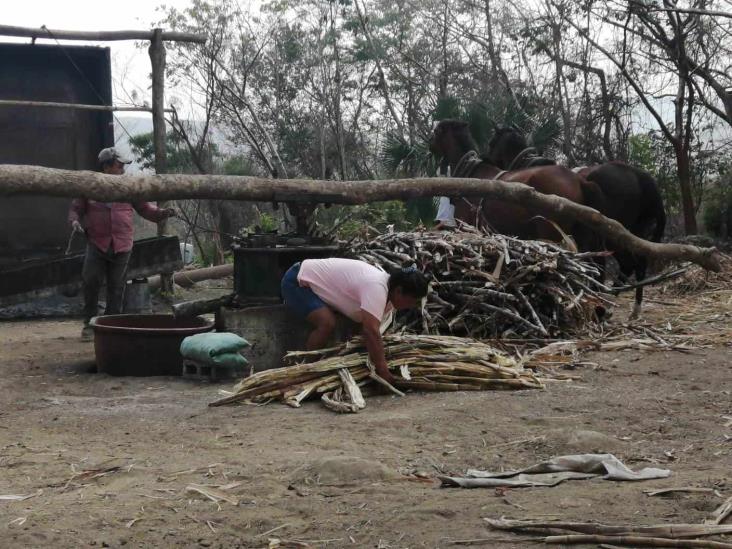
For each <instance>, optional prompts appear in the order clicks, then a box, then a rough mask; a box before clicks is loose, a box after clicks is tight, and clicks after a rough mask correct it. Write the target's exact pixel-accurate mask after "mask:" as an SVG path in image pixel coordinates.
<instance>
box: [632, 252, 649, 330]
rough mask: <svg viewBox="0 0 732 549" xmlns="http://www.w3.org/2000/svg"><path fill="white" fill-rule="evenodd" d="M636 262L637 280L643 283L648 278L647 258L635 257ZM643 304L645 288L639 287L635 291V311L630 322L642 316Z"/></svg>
mask: <svg viewBox="0 0 732 549" xmlns="http://www.w3.org/2000/svg"><path fill="white" fill-rule="evenodd" d="M633 259H634V261H635V265H634V267H635V280H636V282H642V281H643V280H645V278H646V271H647V270H648V260H647V259H646V258H645V257H640V256H638V257H634V258H633ZM642 304H643V286H639V287H638V288H636V289H635V303H634V304H633V311H632V312H631V313H630V320H635V319H637V318H638V317H639V316H640V314H641V305H642Z"/></svg>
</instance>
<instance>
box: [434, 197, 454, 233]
mask: <svg viewBox="0 0 732 549" xmlns="http://www.w3.org/2000/svg"><path fill="white" fill-rule="evenodd" d="M435 221H436V222H437V225H435V229H436V230H438V231H439V230H441V229H454V228H455V227H456V226H457V223H455V205H454V204H453V203H452V202H451V200H450V197H449V196H441V197H440V199H439V202H438V203H437V215H436V216H435Z"/></svg>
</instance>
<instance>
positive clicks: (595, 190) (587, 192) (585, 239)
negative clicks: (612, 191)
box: [574, 175, 607, 251]
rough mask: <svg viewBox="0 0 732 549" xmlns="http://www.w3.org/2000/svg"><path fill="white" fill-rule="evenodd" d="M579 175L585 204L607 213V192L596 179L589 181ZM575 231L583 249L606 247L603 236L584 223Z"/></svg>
mask: <svg viewBox="0 0 732 549" xmlns="http://www.w3.org/2000/svg"><path fill="white" fill-rule="evenodd" d="M577 177H579V179H580V187H581V189H582V196H583V205H585V206H589V207H590V208H594V209H596V210H597V211H598V212H600V213H601V214H603V215H605V214H606V212H607V207H606V203H605V193H603V192H602V189H600V186H599V185H598V184H597V183H595V182H594V181H588V180H587V179H585V178H584V177H582V176H581V175H578V176H577ZM574 231H575V236H576V238H577V245H578V246H579V249H580V250H581V251H599V250H602V249H603V248H604V247H605V246H604V242H603V238H602V237H601V236H600V235H599V234H597V233H596V232H595V231H593V230H592V229H590V228H589V227H586V226H584V225H582V226H580V227H576V228H575V230H574Z"/></svg>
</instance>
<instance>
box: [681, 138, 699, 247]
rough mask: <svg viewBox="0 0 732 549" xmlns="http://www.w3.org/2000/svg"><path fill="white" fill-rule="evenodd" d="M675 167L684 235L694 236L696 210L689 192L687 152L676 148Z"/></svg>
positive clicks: (689, 178)
mask: <svg viewBox="0 0 732 549" xmlns="http://www.w3.org/2000/svg"><path fill="white" fill-rule="evenodd" d="M676 165H677V166H678V170H679V188H680V190H681V208H682V211H683V213H684V229H685V230H686V234H696V233H697V232H698V229H697V225H696V208H695V207H694V196H693V193H692V192H691V166H690V163H689V154H688V151H684V150H682V148H681V147H677V148H676Z"/></svg>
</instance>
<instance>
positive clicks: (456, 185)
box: [0, 164, 722, 271]
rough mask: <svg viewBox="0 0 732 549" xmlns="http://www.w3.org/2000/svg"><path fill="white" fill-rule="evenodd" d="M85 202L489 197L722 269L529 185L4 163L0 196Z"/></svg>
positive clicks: (689, 250) (713, 253)
mask: <svg viewBox="0 0 732 549" xmlns="http://www.w3.org/2000/svg"><path fill="white" fill-rule="evenodd" d="M13 195H47V196H61V197H69V198H70V197H85V198H90V199H93V200H99V201H102V202H132V201H137V200H172V199H186V198H189V199H191V198H192V199H211V198H213V199H219V200H249V201H256V202H273V201H277V202H302V203H313V202H329V203H333V204H366V203H369V202H379V201H384V200H406V199H409V198H417V197H421V196H485V197H487V198H489V199H492V200H502V201H506V202H512V203H517V204H521V205H523V206H525V207H527V208H529V209H531V210H533V211H536V212H538V213H541V214H548V215H556V214H557V213H561V214H562V215H563V216H567V217H571V218H572V219H574V220H576V221H578V222H580V223H582V224H584V225H586V226H587V227H590V228H591V229H592V230H594V231H596V232H597V233H598V234H600V235H602V236H604V237H606V238H608V239H610V240H612V241H613V242H615V243H616V244H617V245H619V246H621V247H623V248H625V249H627V250H628V251H630V252H632V253H635V254H639V255H644V256H649V257H656V258H659V259H666V260H673V261H692V262H694V263H696V264H698V265H701V266H702V267H704V268H705V269H709V270H712V271H720V270H721V268H722V267H721V262H720V258H721V256H720V255H719V252H718V251H717V250H716V249H715V248H700V247H698V246H688V245H683V244H659V243H656V242H649V241H647V240H643V239H642V238H638V237H637V236H635V235H634V234H632V233H631V232H629V231H628V230H626V229H625V228H624V227H623V226H622V225H621V224H620V223H618V222H617V221H615V220H613V219H609V218H607V217H605V216H603V215H602V214H601V213H600V212H598V211H597V210H595V209H593V208H589V207H587V206H582V205H579V204H575V203H574V202H570V201H569V200H567V199H565V198H562V197H559V196H556V195H546V194H541V193H538V192H537V191H535V190H534V189H533V188H531V187H529V186H528V185H524V184H523V183H513V182H510V181H494V180H486V179H463V178H455V177H451V178H436V177H435V178H417V179H384V180H377V181H330V180H325V181H323V180H310V179H267V178H262V177H248V176H235V175H188V174H164V175H144V174H137V175H106V174H103V173H98V172H88V171H70V170H59V169H55V168H44V167H40V166H20V165H2V164H0V196H13Z"/></svg>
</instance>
